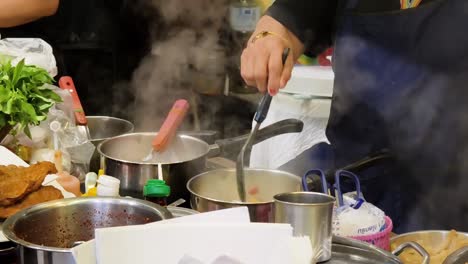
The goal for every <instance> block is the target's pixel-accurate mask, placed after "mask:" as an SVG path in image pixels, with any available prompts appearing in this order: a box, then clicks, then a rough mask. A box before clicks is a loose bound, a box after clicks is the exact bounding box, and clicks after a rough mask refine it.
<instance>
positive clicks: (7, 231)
mask: <svg viewBox="0 0 468 264" xmlns="http://www.w3.org/2000/svg"><path fill="white" fill-rule="evenodd" d="M91 199H99V200H101V201H115V200H118V201H121V202H122V201H127V202H129V203H136V202H135V200H137V201H138V203H139V204H143V205H144V206H147V207H149V208H153V209H157V210H158V211H160V213H162V214H163V216H165V217H167V218H172V217H173V216H172V214H171V212H169V211H168V210H167V209H165V208H162V207H161V206H158V205H156V204H154V203H151V202H148V201H144V200H139V199H134V198H126V197H118V198H116V197H79V198H66V199H59V200H54V201H49V202H45V203H40V204H37V205H34V206H31V207H28V208H26V209H23V210H21V211H19V212H18V213H16V214H14V215H12V216H10V217H9V218H7V219H6V220H5V222H4V223H3V234H4V235H5V237H6V238H8V240H10V241H12V242H14V243H16V244H18V245H21V246H23V247H26V248H31V249H36V250H42V251H50V252H63V253H70V252H71V248H58V247H48V246H41V245H37V244H33V243H30V242H28V241H25V240H23V239H21V238H19V237H18V236H17V235H16V234H15V232H14V231H13V227H14V224H15V223H16V222H17V221H18V220H19V219H21V218H23V217H24V216H26V215H28V214H31V213H33V212H35V211H38V210H41V209H46V208H51V207H54V206H56V205H60V204H62V205H63V206H65V205H67V204H70V203H69V202H70V201H72V203H71V204H76V203H82V202H84V201H86V200H91Z"/></svg>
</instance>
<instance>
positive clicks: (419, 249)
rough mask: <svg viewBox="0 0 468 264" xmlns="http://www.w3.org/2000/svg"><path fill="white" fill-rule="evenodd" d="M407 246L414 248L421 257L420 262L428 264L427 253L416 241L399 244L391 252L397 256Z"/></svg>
mask: <svg viewBox="0 0 468 264" xmlns="http://www.w3.org/2000/svg"><path fill="white" fill-rule="evenodd" d="M407 248H412V249H414V250H416V252H418V254H419V255H421V256H422V257H423V261H422V264H429V261H430V256H429V253H427V251H426V250H425V249H424V248H423V247H421V245H419V244H418V243H416V242H406V243H403V244H401V245H399V246H398V247H397V248H396V249H395V250H394V251H392V254H393V255H395V256H399V255H400V254H401V253H403V251H404V250H405V249H407Z"/></svg>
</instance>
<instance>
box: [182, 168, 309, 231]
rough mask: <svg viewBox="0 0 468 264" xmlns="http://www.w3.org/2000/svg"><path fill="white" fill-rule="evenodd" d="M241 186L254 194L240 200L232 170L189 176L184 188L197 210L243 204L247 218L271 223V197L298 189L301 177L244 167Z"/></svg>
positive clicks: (212, 209)
mask: <svg viewBox="0 0 468 264" xmlns="http://www.w3.org/2000/svg"><path fill="white" fill-rule="evenodd" d="M245 186H246V190H254V189H256V191H258V193H256V194H255V195H254V196H252V195H247V202H241V201H240V198H239V193H238V192H237V182H236V170H235V169H218V170H213V171H208V172H205V173H202V174H200V175H197V176H195V177H193V178H192V179H191V180H189V182H188V183H187V189H188V190H189V192H190V193H191V194H192V195H191V199H190V203H191V205H192V208H193V209H195V210H197V211H199V212H208V211H214V210H220V209H225V208H232V207H238V206H247V207H248V209H249V213H250V220H251V221H254V222H271V223H273V222H274V212H273V208H274V199H273V196H275V195H276V194H279V193H287V192H296V191H300V190H301V178H300V177H299V176H296V175H293V174H290V173H287V172H283V171H277V170H268V169H248V168H246V169H245Z"/></svg>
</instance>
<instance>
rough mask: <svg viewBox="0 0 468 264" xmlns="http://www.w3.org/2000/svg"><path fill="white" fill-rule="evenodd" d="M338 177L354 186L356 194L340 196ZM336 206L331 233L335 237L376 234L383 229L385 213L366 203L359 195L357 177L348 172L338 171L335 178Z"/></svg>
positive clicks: (359, 187) (359, 188)
mask: <svg viewBox="0 0 468 264" xmlns="http://www.w3.org/2000/svg"><path fill="white" fill-rule="evenodd" d="M340 177H347V178H350V179H352V180H353V181H354V183H355V184H356V192H351V193H346V194H344V195H343V194H342V192H341V186H340ZM335 191H336V195H337V196H338V206H337V207H336V208H335V210H334V212H333V222H332V232H333V234H334V235H337V236H344V237H352V236H362V235H372V234H376V233H378V232H380V231H382V230H384V229H385V213H384V212H383V211H382V210H380V209H379V208H377V207H376V206H374V205H373V204H371V203H368V202H366V200H365V199H364V196H363V195H362V193H361V186H360V183H359V179H358V177H357V176H356V175H355V174H353V173H351V172H348V171H339V172H337V174H336V178H335Z"/></svg>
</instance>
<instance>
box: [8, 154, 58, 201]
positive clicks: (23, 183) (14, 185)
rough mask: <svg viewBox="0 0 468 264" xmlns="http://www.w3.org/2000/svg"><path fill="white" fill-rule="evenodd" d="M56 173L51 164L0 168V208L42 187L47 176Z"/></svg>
mask: <svg viewBox="0 0 468 264" xmlns="http://www.w3.org/2000/svg"><path fill="white" fill-rule="evenodd" d="M53 173H57V170H56V169H55V165H54V164H53V163H51V162H47V161H45V162H39V163H37V164H34V165H31V166H30V167H18V166H13V165H10V166H0V206H9V205H12V204H14V203H15V202H17V201H19V200H21V199H22V198H24V197H25V196H26V195H28V194H29V193H31V192H34V191H36V190H37V189H39V188H40V187H41V185H42V182H43V181H44V178H45V177H46V176H47V175H48V174H53Z"/></svg>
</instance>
